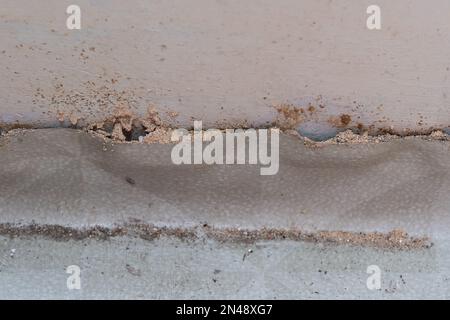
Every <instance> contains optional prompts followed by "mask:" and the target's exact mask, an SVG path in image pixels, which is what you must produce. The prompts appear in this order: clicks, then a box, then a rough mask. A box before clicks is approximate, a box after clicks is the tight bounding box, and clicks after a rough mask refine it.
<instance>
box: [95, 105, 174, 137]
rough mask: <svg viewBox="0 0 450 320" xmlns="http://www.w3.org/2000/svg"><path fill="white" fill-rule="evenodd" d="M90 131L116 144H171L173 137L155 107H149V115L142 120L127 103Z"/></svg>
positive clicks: (118, 107) (170, 129)
mask: <svg viewBox="0 0 450 320" xmlns="http://www.w3.org/2000/svg"><path fill="white" fill-rule="evenodd" d="M108 128H110V129H108ZM88 130H89V131H90V132H92V133H95V134H96V135H100V136H102V137H103V138H104V139H106V140H107V139H112V140H114V141H116V142H128V141H139V142H142V143H171V140H170V138H171V135H172V128H170V126H169V125H167V124H165V123H164V122H163V121H162V120H161V117H160V116H159V113H158V111H157V110H156V108H155V107H153V106H149V108H148V112H147V115H146V116H145V117H142V118H140V117H137V116H136V115H135V114H134V113H133V112H132V111H131V109H130V108H129V106H128V105H127V104H126V103H121V104H119V105H118V106H117V107H116V109H115V112H114V114H113V115H112V116H111V117H110V118H108V119H105V120H103V121H101V122H97V123H94V124H93V125H90V126H89V127H88Z"/></svg>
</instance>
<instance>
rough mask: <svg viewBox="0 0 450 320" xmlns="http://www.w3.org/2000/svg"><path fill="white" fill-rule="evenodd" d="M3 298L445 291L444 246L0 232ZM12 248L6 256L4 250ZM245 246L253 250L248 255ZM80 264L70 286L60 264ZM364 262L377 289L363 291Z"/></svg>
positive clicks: (376, 295) (439, 294)
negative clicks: (60, 237) (72, 237)
mask: <svg viewBox="0 0 450 320" xmlns="http://www.w3.org/2000/svg"><path fill="white" fill-rule="evenodd" d="M0 246H1V247H0V248H1V251H0V252H1V253H2V254H4V258H3V259H2V260H3V263H2V265H0V298H2V299H23V298H33V299H45V298H47V299H55V298H59V299H61V298H64V299H86V298H91V299H113V298H115V299H131V298H134V299H144V298H151V299H168V298H171V299H344V298H345V299H363V298H364V299H407V298H409V299H448V298H449V297H450V291H449V288H450V286H449V277H448V274H449V268H448V266H449V262H450V260H449V258H450V255H449V251H448V248H449V246H448V245H442V246H441V245H440V244H437V245H436V246H435V247H433V248H431V249H429V250H422V251H412V252H409V251H407V252H401V251H400V252H390V251H383V250H377V249H371V248H361V247H347V246H338V247H336V246H327V245H324V246H317V245H315V244H310V243H301V242H300V243H299V242H288V241H284V242H277V241H275V242H273V241H272V242H267V241H258V242H256V243H254V244H251V245H244V244H218V243H216V242H212V241H199V242H183V241H180V240H177V239H170V238H163V239H159V240H155V241H146V240H142V239H136V238H128V237H123V238H122V237H121V238H113V239H111V240H109V241H95V240H83V241H68V242H58V241H51V240H45V239H42V238H39V237H38V238H34V237H32V238H15V239H9V238H4V237H0ZM11 249H15V254H14V256H13V257H12V258H11V257H10V250H11ZM249 249H252V250H253V253H252V254H250V255H248V256H247V258H246V259H245V260H243V256H244V255H245V254H246V253H247V252H248V250H249ZM69 265H77V266H79V267H80V269H81V289H80V290H69V289H68V288H67V286H66V281H67V278H68V277H69V274H67V273H66V268H67V267H68V266H69ZM369 265H377V266H379V268H380V269H381V289H380V290H369V289H368V288H367V286H366V281H367V278H368V277H369V276H370V275H369V274H367V273H366V270H367V267H368V266H369Z"/></svg>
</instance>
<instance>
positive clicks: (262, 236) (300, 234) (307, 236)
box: [0, 222, 432, 250]
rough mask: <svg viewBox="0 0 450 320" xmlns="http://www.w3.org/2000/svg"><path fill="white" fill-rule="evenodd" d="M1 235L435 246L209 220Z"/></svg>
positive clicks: (420, 240)
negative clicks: (189, 224) (180, 224)
mask: <svg viewBox="0 0 450 320" xmlns="http://www.w3.org/2000/svg"><path fill="white" fill-rule="evenodd" d="M0 235H2V236H9V237H30V236H41V237H44V238H50V239H53V240H59V241H68V240H83V239H95V240H107V239H109V238H111V237H119V236H136V237H139V238H142V239H144V240H149V241H151V240H155V239H158V238H161V237H174V238H178V239H182V240H192V241H195V240H202V239H203V240H204V239H205V238H207V239H212V240H215V241H219V242H230V243H253V242H256V241H261V240H265V241H267V240H276V241H281V240H291V241H304V242H312V243H323V244H334V245H352V246H367V247H374V248H381V249H397V250H412V249H427V248H430V247H431V246H432V243H431V242H430V240H429V239H428V238H426V237H411V236H409V235H408V234H407V233H406V232H405V231H403V230H393V231H391V232H389V233H380V232H371V233H363V232H347V231H318V232H304V231H300V230H294V229H270V228H263V229H259V230H246V229H236V228H214V227H211V226H209V225H207V224H204V225H201V226H197V227H192V228H170V227H157V226H154V225H149V224H144V223H140V222H139V223H128V224H124V225H123V226H117V227H114V228H106V227H100V226H94V227H91V228H84V229H76V228H70V227H63V226H58V225H36V224H32V225H26V226H22V225H13V224H8V223H3V224H0Z"/></svg>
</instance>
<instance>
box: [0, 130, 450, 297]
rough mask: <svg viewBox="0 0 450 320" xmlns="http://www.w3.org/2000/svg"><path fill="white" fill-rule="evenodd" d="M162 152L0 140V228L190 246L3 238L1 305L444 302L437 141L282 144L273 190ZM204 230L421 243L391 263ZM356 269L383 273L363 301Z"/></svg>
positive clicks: (443, 205)
mask: <svg viewBox="0 0 450 320" xmlns="http://www.w3.org/2000/svg"><path fill="white" fill-rule="evenodd" d="M171 148H172V146H171V145H163V144H152V145H147V144H140V143H128V144H114V145H112V144H111V143H109V142H106V143H105V142H104V141H103V140H101V139H99V138H98V137H93V136H92V135H90V134H88V133H85V132H82V131H76V130H69V129H40V130H30V131H29V130H26V131H18V132H15V133H11V134H8V135H6V136H2V137H1V138H0V163H1V164H2V165H1V166H0V179H1V182H2V183H1V184H0V222H1V223H2V224H5V223H12V224H16V225H18V226H22V227H26V226H29V225H38V226H39V225H40V226H44V225H56V226H61V227H70V228H73V230H81V229H83V228H90V227H94V226H99V225H100V226H103V227H108V228H112V227H114V226H125V225H126V223H127V222H136V221H138V222H139V223H141V224H144V225H149V226H158V227H170V228H191V227H192V228H196V229H195V230H196V236H195V237H194V238H192V239H190V238H189V237H186V238H183V237H180V236H178V235H176V234H174V235H172V236H164V235H163V236H161V237H156V238H152V239H147V240H145V239H143V238H142V237H139V236H133V235H132V234H127V235H118V236H113V237H109V238H106V239H104V240H101V239H96V238H95V237H94V238H89V237H85V238H82V239H76V238H73V239H71V238H70V236H69V237H68V238H65V239H58V237H55V236H52V235H51V234H50V235H48V234H39V233H36V234H33V233H26V232H23V233H21V231H20V229H17V230H16V231H15V233H11V234H8V233H7V232H6V233H5V232H4V231H2V232H3V234H2V235H1V236H0V237H1V246H2V247H1V248H0V249H1V250H2V251H1V253H2V254H3V257H2V258H1V259H0V297H2V298H208V297H211V298H448V297H449V285H448V273H449V267H448V266H449V258H450V252H449V248H450V246H449V236H448V231H447V230H448V225H449V214H448V208H449V207H450V203H449V200H448V190H449V189H450V186H449V184H450V177H449V175H448V172H449V170H448V169H449V166H450V160H449V158H448V152H449V148H450V142H449V141H438V140H430V139H428V138H423V137H410V138H406V139H394V140H391V141H389V142H382V143H377V144H375V143H370V144H367V143H365V144H351V145H342V144H339V145H326V146H323V147H315V148H312V147H307V146H305V145H304V144H303V142H302V141H300V140H299V139H298V138H297V137H292V136H286V135H282V136H281V137H280V156H281V158H280V171H279V173H278V174H277V175H275V176H260V175H259V170H258V166H248V165H228V166H220V165H213V166H207V165H198V166H189V165H181V166H176V165H173V164H171V162H170V150H171ZM130 178H131V179H132V181H133V183H130ZM127 180H128V181H127ZM205 224H208V225H209V226H211V227H214V228H226V227H228V228H236V229H238V230H260V229H261V228H264V227H267V228H276V229H287V230H290V229H301V230H304V231H309V232H317V231H321V230H328V231H353V232H355V233H359V232H366V233H370V232H383V233H387V232H389V231H392V230H394V229H402V230H404V231H406V232H408V234H410V235H411V236H426V237H428V238H429V239H430V240H431V241H432V242H433V244H434V245H433V246H432V247H431V248H416V249H411V250H400V249H389V248H377V247H373V246H371V245H370V243H367V245H352V244H347V245H345V244H341V245H337V244H329V243H321V242H320V241H319V242H314V243H309V242H302V241H290V240H285V241H280V240H271V241H268V240H264V239H254V241H251V242H248V241H227V240H226V239H225V240H224V239H222V240H224V241H222V240H218V239H214V238H211V237H209V236H208V235H207V234H203V233H202V232H201V227H202V226H204V225H205ZM2 230H4V229H2ZM249 250H252V251H249ZM69 265H77V266H79V267H80V268H81V272H82V273H81V274H82V289H81V290H68V289H67V287H66V279H67V277H68V276H69V275H68V274H66V273H65V271H66V268H67V266H69ZM369 265H377V266H379V267H380V269H381V271H382V288H381V290H375V291H372V290H369V289H368V288H367V287H366V284H365V281H366V279H367V277H368V276H369V275H368V274H367V273H366V269H367V267H368V266H369Z"/></svg>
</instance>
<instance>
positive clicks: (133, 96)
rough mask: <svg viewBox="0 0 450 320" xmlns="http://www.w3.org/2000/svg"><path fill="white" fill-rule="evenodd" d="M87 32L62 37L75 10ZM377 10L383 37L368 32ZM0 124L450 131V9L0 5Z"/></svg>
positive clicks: (284, 4) (327, 0) (284, 3)
mask: <svg viewBox="0 0 450 320" xmlns="http://www.w3.org/2000/svg"><path fill="white" fill-rule="evenodd" d="M72 3H75V4H78V5H79V6H80V7H81V10H82V28H81V30H68V29H67V28H66V24H65V22H66V18H67V14H66V13H65V10H66V7H67V6H68V5H69V4H72ZM370 4H378V5H379V6H380V7H381V10H382V12H381V13H382V29H381V30H379V31H370V30H368V29H367V28H366V19H367V16H368V15H367V14H366V8H367V6H368V5H370ZM0 39H1V41H0V72H1V75H2V76H1V78H0V121H1V122H3V123H5V122H6V123H12V122H20V123H32V124H35V125H49V124H55V123H58V122H57V114H58V112H63V113H64V114H65V115H66V116H67V115H70V114H72V113H73V114H75V115H76V116H80V117H83V118H84V121H85V122H90V121H93V120H96V119H101V118H103V117H105V116H106V115H108V114H109V113H111V112H112V110H113V108H114V107H115V105H116V104H117V101H118V100H123V101H127V103H129V104H130V105H131V106H132V108H134V109H135V110H136V112H137V113H139V114H144V113H145V112H146V110H147V107H148V105H149V104H154V105H155V106H156V107H157V108H158V109H159V110H161V111H162V112H164V111H177V112H179V116H178V117H177V118H176V119H177V121H178V123H179V124H180V125H183V126H189V125H191V124H192V120H191V117H195V118H197V119H202V120H203V121H204V122H206V125H208V126H214V125H216V122H217V121H219V122H225V123H229V124H233V123H236V122H239V121H241V120H248V122H249V123H252V124H256V125H261V124H264V123H265V122H267V121H272V120H273V119H274V118H275V116H276V111H275V110H274V108H273V106H274V105H280V104H283V103H291V104H293V105H295V106H298V107H305V106H308V104H309V103H310V104H312V105H313V106H314V107H315V111H314V112H311V114H310V113H309V112H307V116H306V120H305V121H306V122H307V125H310V126H312V127H314V126H315V123H316V122H317V123H319V124H322V127H323V128H325V127H326V126H327V125H328V124H329V120H330V117H332V116H339V115H341V114H344V113H345V114H348V115H350V116H351V119H352V121H351V123H349V126H356V125H358V124H360V123H361V124H363V125H365V126H369V125H375V126H376V127H391V126H393V128H394V130H398V131H401V130H403V129H405V128H409V129H413V130H420V129H422V128H424V129H428V128H430V127H433V126H434V127H442V126H447V125H449V124H450V112H448V111H449V109H450V108H449V106H450V101H449V93H450V92H449V88H450V80H449V75H450V2H449V1H448V0H434V1H413V0H397V1H389V0H371V1H366V0H280V1H273V0H216V1H213V0H152V1H144V0H130V1H120V0H96V1H87V0H71V1H65V0H64V1H58V0H45V1H43V0H29V1H25V0H2V1H1V3H0Z"/></svg>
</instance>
